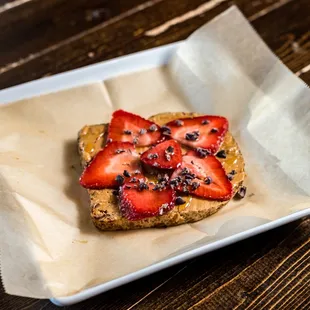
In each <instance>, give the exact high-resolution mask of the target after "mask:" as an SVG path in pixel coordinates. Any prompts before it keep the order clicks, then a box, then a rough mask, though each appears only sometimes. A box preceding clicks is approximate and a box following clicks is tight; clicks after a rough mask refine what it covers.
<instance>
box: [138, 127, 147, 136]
mask: <svg viewBox="0 0 310 310" xmlns="http://www.w3.org/2000/svg"><path fill="white" fill-rule="evenodd" d="M146 132H147V130H146V129H144V128H142V129H140V131H139V134H140V135H144V134H145V133H146Z"/></svg>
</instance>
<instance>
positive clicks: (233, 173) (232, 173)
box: [229, 170, 237, 175]
mask: <svg viewBox="0 0 310 310" xmlns="http://www.w3.org/2000/svg"><path fill="white" fill-rule="evenodd" d="M229 174H231V175H235V174H237V171H236V170H231V171H230V172H229Z"/></svg>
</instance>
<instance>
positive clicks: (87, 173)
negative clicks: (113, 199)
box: [80, 142, 141, 189]
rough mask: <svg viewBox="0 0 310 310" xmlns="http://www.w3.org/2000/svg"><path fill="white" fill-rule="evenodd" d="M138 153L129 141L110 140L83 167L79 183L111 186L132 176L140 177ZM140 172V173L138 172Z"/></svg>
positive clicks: (95, 187)
mask: <svg viewBox="0 0 310 310" xmlns="http://www.w3.org/2000/svg"><path fill="white" fill-rule="evenodd" d="M140 171H141V167H140V160H139V155H138V154H137V153H136V152H135V149H134V145H133V144H132V143H129V142H111V143H109V144H107V145H106V147H105V148H104V149H103V150H101V151H100V152H99V153H98V154H97V155H96V156H95V158H94V159H93V161H92V162H91V163H90V165H89V166H87V167H86V168H85V170H84V171H83V173H82V176H81V177H80V184H81V185H82V186H84V187H86V188H93V189H100V188H113V187H117V186H119V185H121V184H122V183H124V182H125V181H126V180H128V181H129V180H130V179H131V178H132V177H136V178H141V172H140ZM139 172H140V173H139Z"/></svg>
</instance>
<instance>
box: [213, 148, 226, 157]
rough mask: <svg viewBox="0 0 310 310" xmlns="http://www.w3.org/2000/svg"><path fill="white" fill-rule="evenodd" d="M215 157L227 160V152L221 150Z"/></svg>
mask: <svg viewBox="0 0 310 310" xmlns="http://www.w3.org/2000/svg"><path fill="white" fill-rule="evenodd" d="M215 156H216V157H218V158H226V152H225V150H221V151H219V152H217V154H216V155H215Z"/></svg>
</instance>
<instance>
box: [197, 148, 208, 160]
mask: <svg viewBox="0 0 310 310" xmlns="http://www.w3.org/2000/svg"><path fill="white" fill-rule="evenodd" d="M196 152H197V154H198V156H199V157H200V158H205V157H207V156H208V155H210V151H208V150H206V149H203V148H201V147H198V148H197V149H196Z"/></svg>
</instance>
